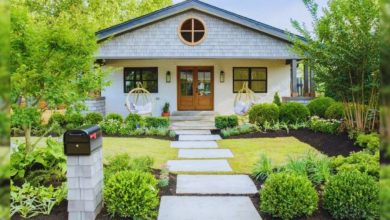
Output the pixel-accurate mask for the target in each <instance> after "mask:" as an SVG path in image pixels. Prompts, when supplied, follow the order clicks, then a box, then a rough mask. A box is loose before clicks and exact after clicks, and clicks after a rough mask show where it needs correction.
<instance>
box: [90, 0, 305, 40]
mask: <svg viewBox="0 0 390 220" xmlns="http://www.w3.org/2000/svg"><path fill="white" fill-rule="evenodd" d="M188 10H197V11H201V12H203V13H206V14H210V15H214V16H217V17H220V18H222V19H225V20H228V21H230V22H233V23H237V24H240V25H243V26H245V27H248V28H251V29H253V30H257V31H260V32H262V33H265V34H268V35H270V36H273V37H276V38H279V39H281V40H284V41H290V40H291V38H290V36H291V35H292V36H296V37H298V38H300V39H302V40H305V39H304V38H303V37H302V36H298V35H294V34H292V33H290V32H288V31H284V30H281V29H279V28H276V27H273V26H270V25H267V24H264V23H261V22H259V21H255V20H253V19H250V18H247V17H244V16H241V15H238V14H236V13H233V12H230V11H227V10H224V9H221V8H218V7H216V6H213V5H210V4H207V3H204V2H202V1H199V0H186V1H183V2H180V3H177V4H175V5H172V6H168V7H166V8H163V9H160V10H157V11H154V12H152V13H149V14H146V15H144V16H141V17H138V18H134V19H132V20H129V21H126V22H123V23H120V24H117V25H114V26H112V27H109V28H106V29H103V30H100V31H98V32H96V36H97V38H98V41H101V40H104V39H106V38H108V37H111V36H115V35H119V34H121V33H123V32H127V31H130V30H132V29H135V28H139V27H142V26H144V25H147V24H149V23H152V22H156V21H158V20H161V19H164V18H167V17H171V16H173V15H175V14H178V13H182V12H185V11H188Z"/></svg>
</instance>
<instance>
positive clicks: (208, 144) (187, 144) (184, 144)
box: [171, 141, 218, 148]
mask: <svg viewBox="0 0 390 220" xmlns="http://www.w3.org/2000/svg"><path fill="white" fill-rule="evenodd" d="M171 147H173V148H218V144H217V142H215V141H172V142H171Z"/></svg>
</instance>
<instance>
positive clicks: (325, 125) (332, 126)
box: [308, 116, 341, 134]
mask: <svg viewBox="0 0 390 220" xmlns="http://www.w3.org/2000/svg"><path fill="white" fill-rule="evenodd" d="M340 126H341V122H340V121H338V120H335V119H322V118H319V117H317V116H313V117H311V119H310V121H309V124H308V127H309V129H311V130H313V131H315V132H322V133H327V134H338V133H339V132H340V128H341V127H340Z"/></svg>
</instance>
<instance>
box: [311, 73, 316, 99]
mask: <svg viewBox="0 0 390 220" xmlns="http://www.w3.org/2000/svg"><path fill="white" fill-rule="evenodd" d="M314 75H315V74H314V71H313V70H312V69H310V96H312V97H314V96H316V91H315V87H316V86H315V80H314Z"/></svg>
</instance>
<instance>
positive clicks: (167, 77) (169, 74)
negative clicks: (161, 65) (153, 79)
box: [165, 71, 171, 83]
mask: <svg viewBox="0 0 390 220" xmlns="http://www.w3.org/2000/svg"><path fill="white" fill-rule="evenodd" d="M165 80H166V82H167V83H170V82H171V71H167V74H166V76H165Z"/></svg>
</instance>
